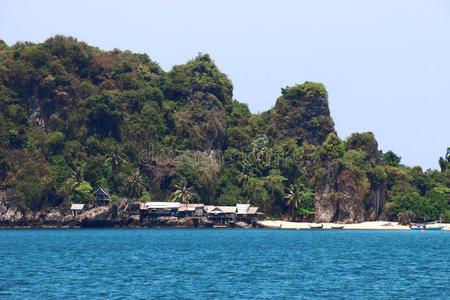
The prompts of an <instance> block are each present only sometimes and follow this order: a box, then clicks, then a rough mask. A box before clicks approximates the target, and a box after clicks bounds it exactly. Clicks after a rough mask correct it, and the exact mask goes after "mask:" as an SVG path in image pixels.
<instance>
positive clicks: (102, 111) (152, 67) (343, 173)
mask: <svg viewBox="0 0 450 300" xmlns="http://www.w3.org/2000/svg"><path fill="white" fill-rule="evenodd" d="M327 97H328V96H327V91H326V89H325V87H324V86H323V85H322V84H320V83H313V82H305V83H303V84H299V85H295V86H292V87H286V88H282V89H281V95H280V96H279V98H278V99H276V102H275V105H274V107H273V108H272V109H270V110H268V111H266V112H264V113H261V114H252V113H251V112H250V111H249V109H248V107H247V105H246V104H243V103H240V102H238V101H237V100H235V99H233V86H232V83H231V81H230V80H229V79H228V78H227V76H226V75H225V74H223V73H221V72H220V71H219V69H218V68H217V66H216V65H215V64H214V62H213V60H212V59H211V58H210V57H209V56H208V55H207V54H199V55H198V56H197V57H195V58H194V59H192V60H190V61H188V62H187V63H186V64H184V65H178V66H175V67H173V68H172V70H170V71H169V72H165V71H163V70H162V69H161V68H160V67H159V65H158V64H157V63H156V62H154V61H152V60H151V59H150V58H149V57H148V56H147V55H146V54H134V53H131V52H130V51H120V50H117V49H115V50H113V51H102V50H100V49H98V48H96V47H91V46H89V45H87V44H85V43H83V42H79V41H77V40H76V39H74V38H70V37H63V36H55V37H53V38H50V39H48V40H47V41H45V42H44V43H41V44H33V43H17V44H15V45H11V46H8V45H6V44H5V43H4V42H3V41H1V40H0V190H2V191H9V194H8V195H9V196H8V201H9V203H10V204H13V205H16V206H18V207H21V208H22V209H24V210H46V209H47V210H48V209H51V208H53V207H61V208H68V207H69V206H70V203H72V202H82V203H91V201H92V194H93V191H94V190H95V189H96V188H98V187H99V186H104V187H105V188H106V189H108V190H109V191H110V192H111V194H112V197H113V200H117V199H119V198H123V197H125V198H127V199H128V200H129V201H136V200H141V201H170V200H172V199H173V197H174V195H179V194H180V193H181V194H183V193H184V194H186V195H189V197H184V198H183V199H191V201H194V202H203V203H206V204H221V205H233V204H235V203H251V204H253V205H256V206H259V207H260V208H262V210H263V211H264V212H265V213H266V214H267V215H268V216H272V217H280V216H284V217H289V218H291V217H292V218H297V219H299V220H300V219H303V220H307V219H308V220H312V219H314V220H316V221H344V222H357V221H364V220H375V219H379V218H386V219H390V220H397V219H398V218H399V217H401V216H402V215H405V214H407V215H408V216H409V217H410V218H411V219H412V220H418V221H422V220H423V219H426V220H436V219H439V218H442V220H443V221H444V220H445V221H447V222H450V206H449V199H450V162H449V160H450V152H449V149H447V153H445V151H446V149H443V154H444V156H443V157H441V158H436V160H438V159H439V164H440V170H427V171H425V172H424V171H423V170H422V169H421V168H420V167H413V168H411V167H407V166H404V165H402V164H400V157H399V156H398V155H396V154H394V153H393V152H392V151H387V152H385V153H384V152H382V151H380V150H379V149H378V146H377V142H376V140H375V137H374V135H373V134H372V133H371V132H365V133H354V134H352V135H351V136H350V137H348V138H347V139H345V140H341V139H340V138H339V137H338V136H337V134H336V131H335V129H334V122H333V120H332V118H331V117H330V111H329V107H328V98H327ZM274 100H275V99H274ZM174 192H177V193H174Z"/></svg>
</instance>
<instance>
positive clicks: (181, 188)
mask: <svg viewBox="0 0 450 300" xmlns="http://www.w3.org/2000/svg"><path fill="white" fill-rule="evenodd" d="M193 188H194V187H192V186H190V187H187V185H186V182H179V183H177V184H176V185H175V191H174V192H173V193H172V201H173V202H176V201H179V202H181V203H191V202H192V200H193V199H194V198H195V197H197V194H196V193H195V192H194V191H193Z"/></svg>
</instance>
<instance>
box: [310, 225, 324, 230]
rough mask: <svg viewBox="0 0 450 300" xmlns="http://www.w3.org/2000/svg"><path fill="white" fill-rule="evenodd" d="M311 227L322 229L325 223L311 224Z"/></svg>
mask: <svg viewBox="0 0 450 300" xmlns="http://www.w3.org/2000/svg"><path fill="white" fill-rule="evenodd" d="M309 228H311V229H322V228H323V224H309Z"/></svg>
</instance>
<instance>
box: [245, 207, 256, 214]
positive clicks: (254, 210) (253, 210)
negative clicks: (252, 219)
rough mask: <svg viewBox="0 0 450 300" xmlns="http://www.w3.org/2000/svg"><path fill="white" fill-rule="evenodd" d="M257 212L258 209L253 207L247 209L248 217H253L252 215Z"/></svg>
mask: <svg viewBox="0 0 450 300" xmlns="http://www.w3.org/2000/svg"><path fill="white" fill-rule="evenodd" d="M257 212H258V207H255V206H251V207H249V209H248V212H247V213H248V214H249V215H250V214H251V215H254V214H256V213H257Z"/></svg>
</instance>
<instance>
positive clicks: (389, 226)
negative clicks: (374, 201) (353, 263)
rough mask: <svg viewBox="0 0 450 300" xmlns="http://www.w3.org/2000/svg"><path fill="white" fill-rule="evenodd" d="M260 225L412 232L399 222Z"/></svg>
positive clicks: (264, 223)
mask: <svg viewBox="0 0 450 300" xmlns="http://www.w3.org/2000/svg"><path fill="white" fill-rule="evenodd" d="M258 224H259V225H261V226H262V227H264V228H270V229H292V230H317V229H322V230H337V229H342V230H411V229H410V227H409V226H405V225H399V224H398V223H397V222H392V221H365V222H361V223H350V224H339V223H307V222H289V221H281V220H278V221H270V220H265V221H258ZM436 225H437V224H436ZM439 225H441V226H445V228H444V229H442V230H446V231H447V230H450V223H439Z"/></svg>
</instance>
